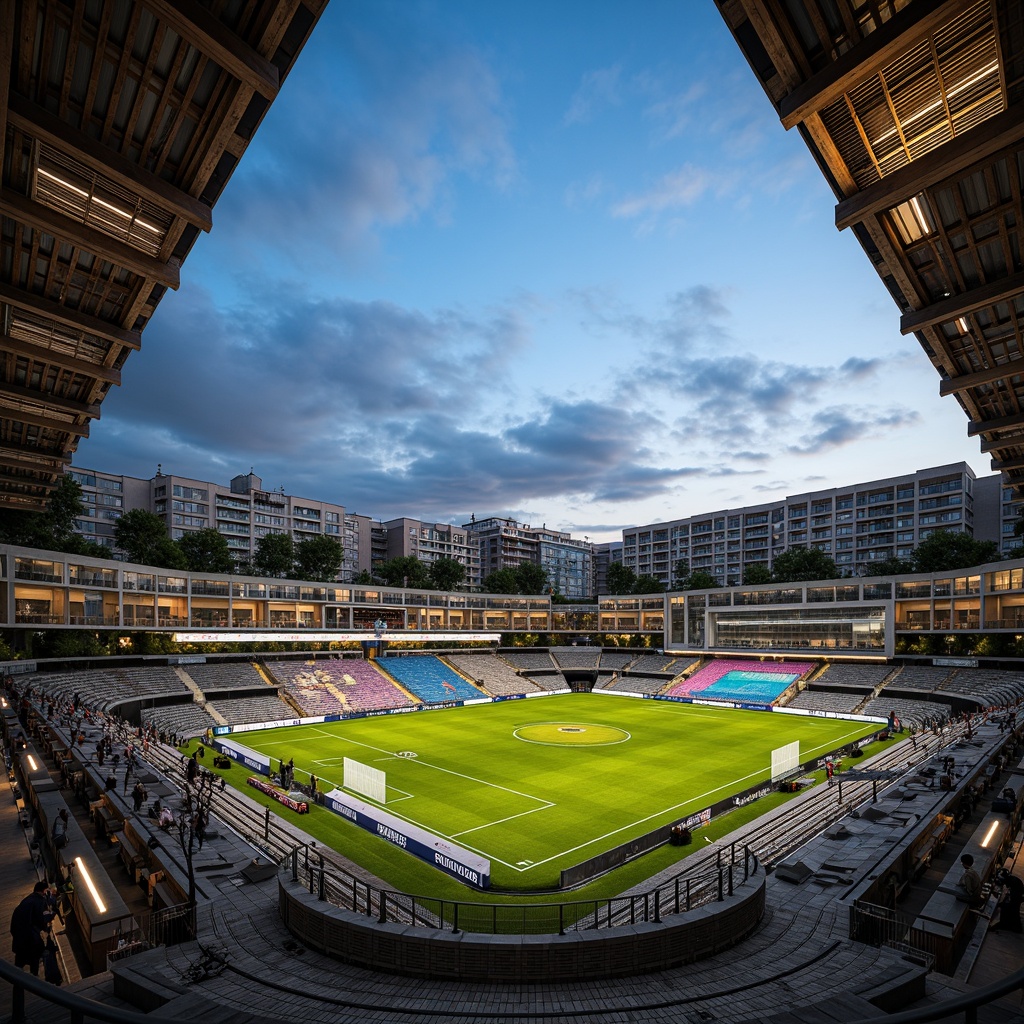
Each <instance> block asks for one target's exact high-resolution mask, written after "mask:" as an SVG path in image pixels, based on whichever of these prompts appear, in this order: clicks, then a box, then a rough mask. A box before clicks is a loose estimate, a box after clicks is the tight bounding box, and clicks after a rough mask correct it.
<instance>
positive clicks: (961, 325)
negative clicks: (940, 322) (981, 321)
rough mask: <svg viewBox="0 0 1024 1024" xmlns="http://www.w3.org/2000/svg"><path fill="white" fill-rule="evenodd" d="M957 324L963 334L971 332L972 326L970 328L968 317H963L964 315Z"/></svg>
mask: <svg viewBox="0 0 1024 1024" xmlns="http://www.w3.org/2000/svg"><path fill="white" fill-rule="evenodd" d="M956 325H957V327H958V328H959V329H960V333H961V334H970V333H971V328H970V325H969V324H968V323H967V318H966V317H963V316H962V317H960V318H959V319H958V320H957V322H956Z"/></svg>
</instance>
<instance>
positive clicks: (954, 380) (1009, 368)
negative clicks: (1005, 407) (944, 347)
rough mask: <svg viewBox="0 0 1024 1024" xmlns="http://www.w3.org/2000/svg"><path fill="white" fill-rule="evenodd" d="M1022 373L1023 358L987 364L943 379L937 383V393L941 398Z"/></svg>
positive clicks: (1023, 371) (1023, 369)
mask: <svg viewBox="0 0 1024 1024" xmlns="http://www.w3.org/2000/svg"><path fill="white" fill-rule="evenodd" d="M1022 374H1024V359H1017V360H1014V361H1013V362H1012V363H1000V364H999V365H998V366H989V367H988V368H987V369H984V370H978V371H977V372H975V373H965V374H962V375H961V376H959V377H950V378H949V380H944V381H943V382H942V383H941V384H940V385H939V395H940V396H941V397H942V398H947V397H949V395H955V394H958V393H959V392H961V391H968V390H970V389H971V388H976V387H979V386H981V385H982V384H991V383H993V382H994V381H997V380H1004V379H1006V378H1007V377H1019V376H1021V375H1022Z"/></svg>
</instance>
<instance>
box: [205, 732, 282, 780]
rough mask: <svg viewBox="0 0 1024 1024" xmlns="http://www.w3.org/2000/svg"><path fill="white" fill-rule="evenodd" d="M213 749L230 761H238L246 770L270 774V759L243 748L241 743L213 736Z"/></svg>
mask: <svg viewBox="0 0 1024 1024" xmlns="http://www.w3.org/2000/svg"><path fill="white" fill-rule="evenodd" d="M213 749H214V750H216V751H218V752H219V753H221V754H224V755H225V756H226V757H230V758H231V760H232V761H240V762H241V763H242V764H244V765H245V767H246V768H248V769H250V770H251V771H254V772H259V773H260V775H269V774H270V758H269V757H267V755H266V754H261V753H259V752H258V751H256V750H252V749H251V748H249V747H243V746H242V744H241V743H236V742H235V741H234V740H226V739H223V738H222V737H220V736H215V737H214V740H213Z"/></svg>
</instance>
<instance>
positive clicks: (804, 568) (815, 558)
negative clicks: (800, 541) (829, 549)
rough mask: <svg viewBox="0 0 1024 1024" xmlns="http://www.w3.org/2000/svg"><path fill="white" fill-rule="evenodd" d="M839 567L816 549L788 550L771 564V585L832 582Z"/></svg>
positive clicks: (836, 577) (836, 575) (837, 576)
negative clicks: (808, 581) (805, 581)
mask: <svg viewBox="0 0 1024 1024" xmlns="http://www.w3.org/2000/svg"><path fill="white" fill-rule="evenodd" d="M839 576H840V572H839V567H838V566H837V565H836V563H835V562H834V561H832V559H831V558H830V557H829V556H828V555H826V554H825V552H824V551H821V550H819V549H818V548H789V549H788V550H787V551H783V552H782V554H781V555H778V556H776V558H775V560H774V562H773V563H772V582H773V583H799V582H800V581H802V580H834V579H838V578H839Z"/></svg>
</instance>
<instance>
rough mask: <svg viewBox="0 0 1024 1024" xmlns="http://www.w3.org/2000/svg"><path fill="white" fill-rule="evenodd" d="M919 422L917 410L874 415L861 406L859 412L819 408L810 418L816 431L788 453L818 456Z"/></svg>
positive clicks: (801, 440)
mask: <svg viewBox="0 0 1024 1024" xmlns="http://www.w3.org/2000/svg"><path fill="white" fill-rule="evenodd" d="M919 419H920V416H919V415H918V413H917V412H914V411H897V412H893V413H889V414H887V415H871V413H870V410H866V409H864V408H862V407H858V409H857V411H856V412H855V411H854V410H852V409H851V408H848V407H831V408H827V409H820V410H818V411H817V412H815V413H814V414H813V415H812V416H811V417H810V422H811V424H812V425H813V427H814V428H816V429H814V430H812V431H810V432H808V433H805V434H804V435H803V437H801V438H800V441H799V443H797V444H792V445H790V446H789V448H788V450H789V451H790V452H793V453H794V454H799V455H810V454H819V453H821V452H823V451H828V450H829V449H832V448H841V447H844V446H845V445H848V444H852V443H854V442H857V441H863V440H865V439H867V438H869V437H876V436H878V435H880V434H883V433H887V432H888V431H889V430H893V429H896V430H898V429H900V428H902V427H906V426H910V425H912V424H915V423H917V422H918V421H919Z"/></svg>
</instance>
